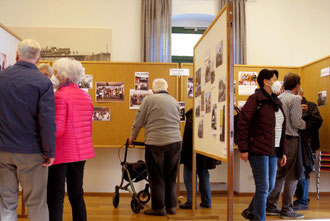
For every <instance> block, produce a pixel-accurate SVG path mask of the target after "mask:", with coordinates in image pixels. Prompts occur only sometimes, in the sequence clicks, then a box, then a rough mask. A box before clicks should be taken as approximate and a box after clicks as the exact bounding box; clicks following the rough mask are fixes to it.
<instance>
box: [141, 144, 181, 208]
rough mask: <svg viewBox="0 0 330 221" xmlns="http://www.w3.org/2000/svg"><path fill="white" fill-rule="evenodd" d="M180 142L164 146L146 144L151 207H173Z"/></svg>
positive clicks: (175, 203) (175, 201) (174, 203)
mask: <svg viewBox="0 0 330 221" xmlns="http://www.w3.org/2000/svg"><path fill="white" fill-rule="evenodd" d="M180 153H181V142H177V143H172V144H169V145H165V146H152V145H146V150H145V161H146V164H147V170H148V177H149V183H150V189H151V208H152V209H162V208H164V207H166V208H175V207H176V205H177V199H176V176H177V172H178V166H179V160H180Z"/></svg>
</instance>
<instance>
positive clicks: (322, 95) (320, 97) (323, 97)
mask: <svg viewBox="0 0 330 221" xmlns="http://www.w3.org/2000/svg"><path fill="white" fill-rule="evenodd" d="M326 104H327V91H320V92H319V93H317V106H325V105H326Z"/></svg>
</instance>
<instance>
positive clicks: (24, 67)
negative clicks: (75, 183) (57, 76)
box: [0, 39, 56, 221]
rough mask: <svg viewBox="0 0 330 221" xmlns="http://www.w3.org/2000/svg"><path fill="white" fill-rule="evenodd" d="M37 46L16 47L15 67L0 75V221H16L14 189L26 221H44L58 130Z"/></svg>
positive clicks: (30, 42) (33, 43)
mask: <svg viewBox="0 0 330 221" xmlns="http://www.w3.org/2000/svg"><path fill="white" fill-rule="evenodd" d="M40 50H41V47H40V45H39V43H38V42H36V41H34V40H31V39H27V40H23V41H21V42H20V43H19V44H18V46H17V53H16V59H17V62H16V64H15V65H13V66H11V67H9V68H7V69H5V70H4V71H2V72H0V220H3V221H5V220H17V214H16V208H17V204H18V192H19V187H18V183H20V184H21V186H22V188H23V190H24V194H23V199H24V202H25V205H26V206H27V208H28V210H29V220H33V221H48V220H49V213H48V207H47V201H46V200H47V179H48V167H49V166H50V165H52V163H53V162H54V155H55V141H56V136H55V132H56V125H55V101H54V92H53V85H52V83H51V81H50V80H49V79H48V78H47V77H46V76H44V75H42V74H41V73H40V72H39V70H38V68H37V67H36V64H37V63H38V61H39V59H40Z"/></svg>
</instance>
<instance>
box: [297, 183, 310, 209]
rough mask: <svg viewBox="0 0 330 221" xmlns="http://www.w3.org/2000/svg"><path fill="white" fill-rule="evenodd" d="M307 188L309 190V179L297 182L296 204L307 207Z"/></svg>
mask: <svg viewBox="0 0 330 221" xmlns="http://www.w3.org/2000/svg"><path fill="white" fill-rule="evenodd" d="M308 188H309V179H302V180H299V182H298V185H297V189H296V197H297V200H296V202H297V203H298V204H301V205H304V206H308Z"/></svg>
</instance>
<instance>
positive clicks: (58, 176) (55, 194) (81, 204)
mask: <svg viewBox="0 0 330 221" xmlns="http://www.w3.org/2000/svg"><path fill="white" fill-rule="evenodd" d="M85 163H86V161H79V162H74V163H63V164H56V165H53V166H51V167H49V175H48V193H47V203H48V208H49V220H50V221H62V219H63V202H64V195H65V179H66V182H67V190H68V196H69V201H70V204H71V207H72V219H73V221H85V220H87V216H86V206H85V201H84V190H83V177H84V167H85Z"/></svg>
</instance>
